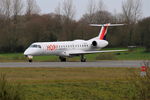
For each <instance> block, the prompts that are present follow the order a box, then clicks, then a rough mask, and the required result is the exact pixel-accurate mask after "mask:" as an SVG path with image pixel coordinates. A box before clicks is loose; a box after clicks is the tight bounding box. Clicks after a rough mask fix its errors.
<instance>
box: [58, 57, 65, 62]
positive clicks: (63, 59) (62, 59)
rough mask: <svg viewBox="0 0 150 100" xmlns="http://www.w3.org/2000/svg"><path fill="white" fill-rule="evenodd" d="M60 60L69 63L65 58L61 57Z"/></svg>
mask: <svg viewBox="0 0 150 100" xmlns="http://www.w3.org/2000/svg"><path fill="white" fill-rule="evenodd" d="M59 59H60V61H61V62H66V61H67V60H66V58H64V57H59Z"/></svg>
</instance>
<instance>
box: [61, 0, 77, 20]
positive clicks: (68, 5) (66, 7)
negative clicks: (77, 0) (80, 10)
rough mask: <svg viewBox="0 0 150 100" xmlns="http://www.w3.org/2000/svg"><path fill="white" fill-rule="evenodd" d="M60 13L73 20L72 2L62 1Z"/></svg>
mask: <svg viewBox="0 0 150 100" xmlns="http://www.w3.org/2000/svg"><path fill="white" fill-rule="evenodd" d="M62 13H63V15H64V16H65V17H66V18H67V19H73V18H74V17H75V7H74V5H73V0H64V1H63V5H62Z"/></svg>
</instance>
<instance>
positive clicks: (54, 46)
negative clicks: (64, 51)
mask: <svg viewBox="0 0 150 100" xmlns="http://www.w3.org/2000/svg"><path fill="white" fill-rule="evenodd" d="M56 49H57V46H56V45H49V46H47V50H50V51H54V50H56Z"/></svg>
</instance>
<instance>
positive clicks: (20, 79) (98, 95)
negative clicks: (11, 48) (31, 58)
mask: <svg viewBox="0 0 150 100" xmlns="http://www.w3.org/2000/svg"><path fill="white" fill-rule="evenodd" d="M129 70H130V71H129ZM133 72H135V73H136V74H138V73H139V69H136V68H97V67H94V68H0V73H5V74H6V75H7V79H8V81H9V82H10V83H15V84H18V83H20V84H22V90H24V95H25V99H26V100H41V99H42V100H132V99H131V98H132V97H134V95H135V90H134V86H133V85H132V84H130V82H128V81H129V79H128V77H129V76H131V75H132V73H133Z"/></svg>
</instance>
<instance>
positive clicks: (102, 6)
mask: <svg viewBox="0 0 150 100" xmlns="http://www.w3.org/2000/svg"><path fill="white" fill-rule="evenodd" d="M97 10H98V11H104V10H105V4H104V2H103V0H99V2H98V5H97Z"/></svg>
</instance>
